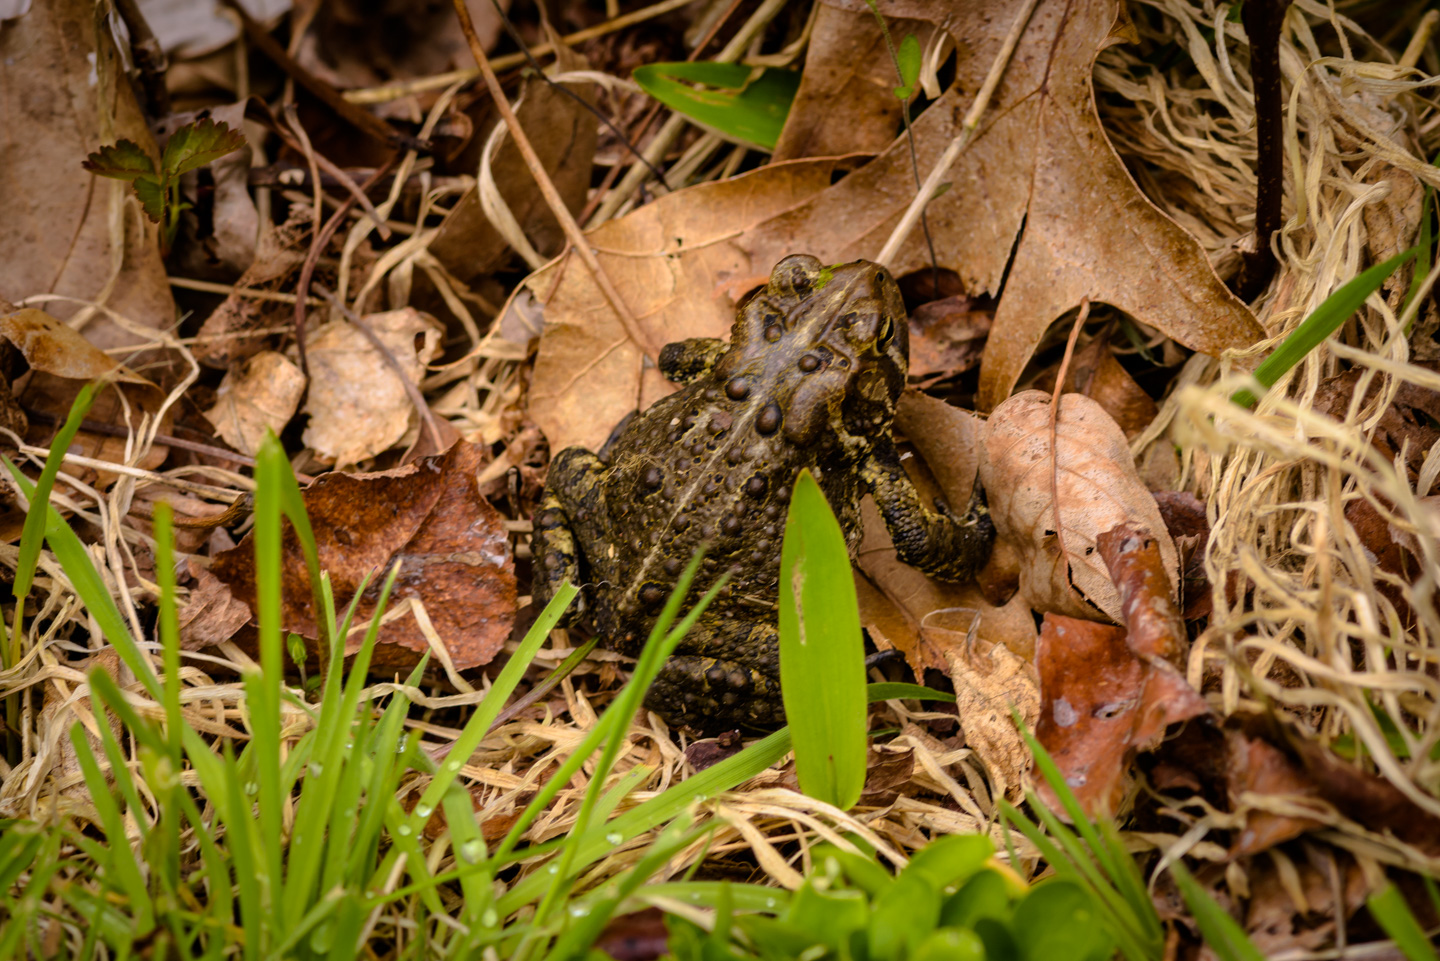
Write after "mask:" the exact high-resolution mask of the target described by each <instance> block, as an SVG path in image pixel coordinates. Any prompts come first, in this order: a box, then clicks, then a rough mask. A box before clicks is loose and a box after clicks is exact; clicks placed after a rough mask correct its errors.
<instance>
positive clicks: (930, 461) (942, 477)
mask: <svg viewBox="0 0 1440 961" xmlns="http://www.w3.org/2000/svg"><path fill="white" fill-rule="evenodd" d="M984 426H985V424H984V421H982V420H980V418H978V417H976V416H975V415H974V414H972V413H971V412H970V411H968V410H961V409H960V408H959V407H953V406H951V405H950V404H947V403H945V402H944V401H943V400H938V399H937V398H934V397H931V396H929V395H928V394H922V393H920V392H919V391H916V390H907V391H905V392H904V393H903V394H901V395H900V403H899V404H897V405H896V408H895V429H896V430H897V431H898V432H899V433H901V434H903V435H904V436H905V438H906V439H907V440H909V441H910V443H911V444H913V445H914V446H915V449H916V450H918V451H919V452H920V456H921V457H923V458H925V466H926V467H928V468H929V469H930V475H931V476H932V477H933V478H934V479H935V483H936V484H937V485H939V487H940V490H941V491H942V492H944V494H945V500H946V501H947V502H948V504H949V506H950V509H951V511H953V512H954V513H955V514H957V515H960V514H964V513H965V512H966V510H968V509H969V505H970V495H971V493H972V492H973V491H974V489H975V477H976V475H977V473H978V472H979V470H980V446H981V432H982V431H983V429H984Z"/></svg>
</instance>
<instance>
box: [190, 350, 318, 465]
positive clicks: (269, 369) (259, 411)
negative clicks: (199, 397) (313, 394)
mask: <svg viewBox="0 0 1440 961" xmlns="http://www.w3.org/2000/svg"><path fill="white" fill-rule="evenodd" d="M304 393H305V375H304V374H303V373H301V371H300V368H299V367H297V366H296V365H295V364H293V363H291V362H290V360H289V359H288V358H286V357H285V355H284V354H278V353H276V352H275V351H273V350H267V351H263V352H261V353H258V354H256V355H255V356H254V357H251V358H250V359H249V360H246V361H243V362H242V363H240V364H239V365H238V366H236V367H233V368H231V370H230V371H229V372H228V373H226V375H225V379H224V380H222V381H221V382H220V387H219V389H218V390H217V391H216V392H215V406H214V407H212V408H210V409H209V410H207V411H205V419H206V420H208V421H209V422H210V423H211V424H213V425H214V427H215V433H217V434H219V435H220V437H221V439H223V440H224V441H225V443H227V444H229V445H230V446H231V447H233V448H235V449H236V450H238V451H240V452H241V453H242V454H253V453H255V450H256V449H257V448H258V447H259V446H260V442H261V441H262V440H264V439H265V433H266V431H274V432H275V433H277V434H278V433H280V431H281V430H282V429H284V427H285V425H286V424H288V423H290V418H292V417H294V416H295V410H296V408H298V407H299V406H300V397H301V395H303V394H304Z"/></svg>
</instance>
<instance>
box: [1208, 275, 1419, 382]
mask: <svg viewBox="0 0 1440 961" xmlns="http://www.w3.org/2000/svg"><path fill="white" fill-rule="evenodd" d="M1419 252H1420V248H1418V247H1411V248H1410V249H1409V250H1406V251H1404V252H1402V253H1398V254H1396V255H1395V256H1394V257H1391V258H1390V259H1389V260H1386V261H1383V262H1381V263H1378V264H1376V265H1375V266H1373V267H1371V268H1370V269H1369V270H1367V271H1365V272H1364V273H1362V274H1360V275H1359V276H1358V277H1355V278H1353V279H1351V280H1350V281H1348V282H1347V283H1346V284H1345V285H1344V286H1343V287H1341V288H1340V289H1339V290H1337V291H1335V293H1333V294H1331V295H1330V296H1329V297H1326V298H1325V302H1324V303H1322V304H1321V305H1320V306H1319V307H1316V308H1315V312H1314V313H1312V314H1311V315H1310V316H1309V317H1306V318H1305V320H1304V321H1303V322H1301V324H1300V326H1299V327H1296V328H1295V330H1294V331H1292V332H1291V334H1290V336H1289V337H1286V338H1285V339H1284V340H1283V341H1282V342H1281V343H1280V346H1279V347H1277V348H1275V353H1273V354H1271V355H1270V356H1269V357H1267V358H1265V362H1264V363H1262V364H1261V365H1260V366H1259V367H1257V368H1255V379H1256V380H1258V381H1259V382H1260V386H1261V387H1265V388H1267V389H1268V388H1270V387H1273V386H1274V385H1275V382H1276V381H1277V380H1279V379H1280V378H1281V377H1282V376H1283V375H1284V374H1285V372H1286V371H1288V370H1289V369H1290V368H1291V367H1294V366H1295V365H1296V364H1298V363H1300V361H1301V360H1303V359H1304V357H1305V355H1306V354H1308V353H1310V351H1312V350H1314V349H1315V348H1316V347H1317V346H1319V345H1320V344H1321V343H1322V342H1324V340H1325V339H1326V338H1327V337H1329V336H1330V335H1331V334H1333V333H1335V331H1337V330H1339V329H1340V325H1341V324H1343V323H1345V321H1346V320H1347V319H1349V317H1350V315H1351V314H1353V313H1355V311H1357V310H1359V309H1360V308H1361V307H1362V306H1363V305H1364V303H1365V300H1366V298H1368V297H1369V296H1370V295H1371V294H1373V293H1374V292H1375V291H1377V290H1379V289H1380V285H1381V284H1383V283H1385V281H1386V279H1388V278H1389V276H1390V275H1391V274H1393V273H1394V272H1395V271H1396V270H1398V269H1399V268H1400V266H1401V265H1402V264H1404V263H1406V262H1407V261H1410V260H1412V259H1414V258H1415V256H1416V255H1417V254H1419ZM1230 399H1231V400H1232V401H1234V402H1235V403H1237V404H1239V405H1240V406H1241V407H1249V406H1251V405H1252V404H1254V403H1255V395H1254V394H1253V393H1251V392H1250V391H1249V390H1237V391H1236V392H1235V393H1234V394H1232V395H1230Z"/></svg>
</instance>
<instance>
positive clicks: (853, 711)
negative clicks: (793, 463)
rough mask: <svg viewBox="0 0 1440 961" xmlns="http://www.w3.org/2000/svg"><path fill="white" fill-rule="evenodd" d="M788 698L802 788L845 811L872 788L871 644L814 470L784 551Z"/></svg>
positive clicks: (783, 681)
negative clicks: (868, 768) (868, 724)
mask: <svg viewBox="0 0 1440 961" xmlns="http://www.w3.org/2000/svg"><path fill="white" fill-rule="evenodd" d="M779 602H780V693H781V695H782V696H783V698H784V701H785V716H786V717H787V718H788V719H789V723H790V732H791V736H792V737H793V738H794V741H795V773H796V775H797V777H798V778H799V781H800V789H801V790H802V791H804V792H805V793H806V794H808V795H810V796H811V797H813V798H817V799H819V800H821V801H824V802H826V803H827V804H833V805H834V806H835V807H838V808H840V809H841V810H842V811H843V810H847V809H848V808H850V807H851V806H852V805H853V804H854V803H855V802H856V801H858V800H859V799H860V791H861V790H862V789H863V788H864V787H865V746H866V740H867V737H866V734H867V732H866V728H865V720H866V712H865V642H864V639H863V638H862V637H861V634H860V608H859V604H858V602H857V601H856V597H855V575H854V574H853V573H852V572H851V570H850V553H849V550H848V549H847V547H846V544H845V535H844V533H843V532H842V531H841V530H840V523H839V521H837V520H836V519H835V514H834V512H833V511H832V510H831V509H830V504H829V502H828V501H826V500H825V495H824V493H822V492H821V490H820V485H819V484H817V483H816V482H815V478H814V476H812V475H811V473H810V472H809V471H808V470H802V471H801V472H800V476H799V477H798V478H797V479H796V481H795V489H794V492H793V494H792V496H791V500H790V512H789V516H788V517H787V518H786V521H785V540H784V543H783V544H782V546H781V550H780V601H779Z"/></svg>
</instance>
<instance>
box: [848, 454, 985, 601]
mask: <svg viewBox="0 0 1440 961" xmlns="http://www.w3.org/2000/svg"><path fill="white" fill-rule="evenodd" d="M861 476H862V477H863V478H864V479H865V483H866V485H867V486H868V487H869V488H870V492H871V494H873V495H874V497H875V505H876V506H877V507H879V508H880V514H881V516H882V517H884V518H885V526H886V527H887V528H888V529H889V531H890V538H891V540H893V541H894V542H895V553H896V555H897V556H898V557H899V558H900V560H902V561H904V562H905V563H906V564H909V565H910V566H911V567H914V568H917V569H918V570H920V571H921V572H922V573H925V574H928V575H929V576H931V577H938V578H940V579H941V580H947V581H964V580H969V579H970V578H971V577H972V576H974V574H975V572H976V571H978V570H979V569H980V568H981V567H983V566H985V562H986V561H987V560H989V558H990V546H991V544H992V543H994V540H995V523H994V522H993V521H992V520H991V519H990V511H989V510H988V509H987V508H986V507H985V502H984V500H983V498H982V497H981V496H980V495H979V493H978V488H977V494H976V496H975V497H974V498H972V500H971V506H970V511H969V513H968V514H966V516H964V517H962V518H959V519H956V518H954V517H952V516H950V515H948V514H939V513H936V512H934V511H931V510H927V509H926V508H925V505H923V504H921V503H920V494H919V492H918V491H916V490H915V485H914V484H913V483H911V481H910V476H909V475H908V474H906V473H905V468H904V467H903V466H902V465H901V463H900V455H899V454H898V453H897V452H896V450H895V445H894V444H893V443H891V442H890V441H889V440H884V441H878V442H876V444H875V445H874V447H873V448H872V452H871V455H870V457H869V458H868V459H867V461H866V463H865V464H864V466H863V467H862V468H861Z"/></svg>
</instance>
